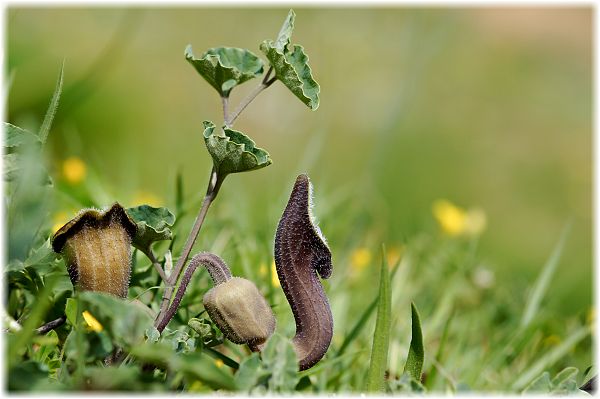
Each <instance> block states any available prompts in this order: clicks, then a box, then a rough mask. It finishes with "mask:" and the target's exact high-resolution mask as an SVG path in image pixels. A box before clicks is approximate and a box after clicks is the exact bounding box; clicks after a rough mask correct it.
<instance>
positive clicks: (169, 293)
mask: <svg viewBox="0 0 600 399" xmlns="http://www.w3.org/2000/svg"><path fill="white" fill-rule="evenodd" d="M222 183H223V179H219V177H218V175H217V172H216V170H215V169H214V167H213V169H212V171H211V173H210V180H209V183H208V189H207V190H206V195H205V196H204V201H202V207H201V208H200V212H199V213H198V216H197V217H196V221H195V222H194V226H193V227H192V231H191V232H190V235H189V236H188V238H187V241H186V243H185V245H184V247H183V252H182V253H181V256H180V257H179V259H178V260H177V264H176V265H175V267H174V268H173V272H172V273H171V275H170V276H169V277H168V278H167V279H165V292H164V294H163V298H162V303H161V305H160V312H159V313H158V315H157V316H156V320H155V321H154V325H155V326H158V325H159V323H161V322H162V319H166V313H167V310H168V305H169V303H170V302H171V299H172V297H173V291H174V290H175V285H176V284H177V280H179V276H180V275H181V272H182V269H183V266H184V265H185V263H186V262H187V260H188V257H189V256H190V252H191V251H192V247H193V246H194V243H195V242H196V238H198V234H199V233H200V228H201V227H202V224H203V223H204V219H205V218H206V214H207V212H208V208H209V207H210V205H211V204H212V202H213V201H214V199H215V197H216V196H217V194H218V192H219V189H220V187H221V184H222ZM171 317H172V316H171ZM168 320H170V318H169V319H167V320H166V321H167V322H168ZM165 325H166V324H165ZM163 328H164V327H163Z"/></svg>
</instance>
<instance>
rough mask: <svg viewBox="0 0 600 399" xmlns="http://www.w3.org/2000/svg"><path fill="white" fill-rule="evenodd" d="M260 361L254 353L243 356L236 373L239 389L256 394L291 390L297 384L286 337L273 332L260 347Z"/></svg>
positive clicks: (295, 365)
mask: <svg viewBox="0 0 600 399" xmlns="http://www.w3.org/2000/svg"><path fill="white" fill-rule="evenodd" d="M261 357H262V361H261V360H260V357H259V356H258V354H257V353H253V354H252V355H250V356H249V357H247V358H246V359H245V360H244V361H243V362H242V363H241V364H240V368H239V370H238V372H237V374H236V377H235V378H236V383H237V386H238V389H239V390H240V391H244V392H247V393H253V394H256V393H260V392H264V391H265V389H266V390H268V391H269V392H273V393H280V394H282V393H291V392H294V389H295V387H296V385H297V384H298V381H299V377H298V359H297V357H296V352H295V351H294V347H293V346H292V343H291V342H290V340H289V339H287V338H285V337H283V336H282V335H280V334H277V333H275V334H273V335H272V336H271V338H270V339H269V340H268V341H267V343H266V346H265V348H264V349H263V350H262V356H261Z"/></svg>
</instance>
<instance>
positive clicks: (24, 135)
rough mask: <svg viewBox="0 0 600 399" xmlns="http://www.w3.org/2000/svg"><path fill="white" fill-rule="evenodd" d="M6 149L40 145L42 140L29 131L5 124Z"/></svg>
mask: <svg viewBox="0 0 600 399" xmlns="http://www.w3.org/2000/svg"><path fill="white" fill-rule="evenodd" d="M4 131H5V133H6V136H5V137H4V147H6V148H13V147H20V146H21V145H24V144H25V145H29V144H40V143H41V142H40V139H39V137H38V136H36V135H35V134H33V133H31V132H30V131H29V130H25V129H22V128H20V127H18V126H15V125H13V124H10V123H8V122H4Z"/></svg>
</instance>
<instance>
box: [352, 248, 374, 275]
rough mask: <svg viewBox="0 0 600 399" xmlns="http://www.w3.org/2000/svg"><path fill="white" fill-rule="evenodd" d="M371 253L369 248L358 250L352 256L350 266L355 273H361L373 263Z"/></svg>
mask: <svg viewBox="0 0 600 399" xmlns="http://www.w3.org/2000/svg"><path fill="white" fill-rule="evenodd" d="M371 258H372V256H371V251H370V250H369V249H368V248H357V249H355V250H354V251H353V252H352V254H351V255H350V266H351V267H352V271H353V272H354V273H360V272H361V271H362V270H363V269H364V268H365V267H366V266H367V265H368V264H369V263H370V262H371Z"/></svg>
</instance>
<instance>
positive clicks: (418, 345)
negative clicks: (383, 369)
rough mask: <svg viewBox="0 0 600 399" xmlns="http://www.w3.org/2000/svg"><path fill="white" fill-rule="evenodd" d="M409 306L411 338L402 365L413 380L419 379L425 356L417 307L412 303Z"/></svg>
mask: <svg viewBox="0 0 600 399" xmlns="http://www.w3.org/2000/svg"><path fill="white" fill-rule="evenodd" d="M410 306H411V315H412V338H411V340H410V348H409V349H408V357H407V358H406V364H405V365H404V372H405V373H408V374H409V375H410V376H411V377H412V378H414V379H415V380H417V381H421V370H422V369H423V360H424V358H425V350H424V348H423V332H422V331H421V319H420V317H419V312H418V310H417V307H416V305H415V304H414V303H411V304H410Z"/></svg>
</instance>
